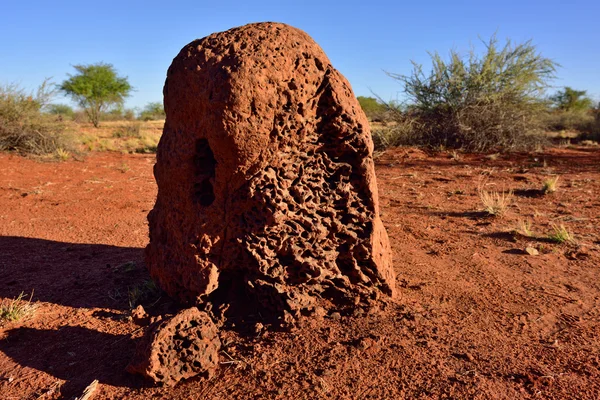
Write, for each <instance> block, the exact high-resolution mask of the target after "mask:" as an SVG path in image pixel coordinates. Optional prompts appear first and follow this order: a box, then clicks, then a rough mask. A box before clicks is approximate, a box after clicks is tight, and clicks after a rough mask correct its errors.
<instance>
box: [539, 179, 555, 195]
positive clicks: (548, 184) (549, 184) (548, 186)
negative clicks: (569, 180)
mask: <svg viewBox="0 0 600 400" xmlns="http://www.w3.org/2000/svg"><path fill="white" fill-rule="evenodd" d="M558 178H559V176H558V175H557V176H555V177H553V178H548V179H546V180H544V183H543V184H542V192H544V194H549V193H554V192H556V189H557V187H558Z"/></svg>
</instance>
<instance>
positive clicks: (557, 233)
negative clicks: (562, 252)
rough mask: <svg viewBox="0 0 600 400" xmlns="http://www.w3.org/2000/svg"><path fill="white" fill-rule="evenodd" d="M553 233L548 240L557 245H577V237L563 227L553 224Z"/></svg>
mask: <svg viewBox="0 0 600 400" xmlns="http://www.w3.org/2000/svg"><path fill="white" fill-rule="evenodd" d="M551 226H552V229H553V230H554V232H553V233H551V234H550V235H548V239H550V240H552V241H554V242H556V243H575V242H576V241H575V236H573V234H572V233H571V232H569V230H568V229H567V228H566V227H565V226H564V225H563V224H560V225H555V224H552V225H551Z"/></svg>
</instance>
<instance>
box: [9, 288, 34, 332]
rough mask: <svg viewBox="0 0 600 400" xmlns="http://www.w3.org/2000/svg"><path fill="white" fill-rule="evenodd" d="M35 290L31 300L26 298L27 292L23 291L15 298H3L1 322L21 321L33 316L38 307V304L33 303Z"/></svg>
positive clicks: (30, 297)
mask: <svg viewBox="0 0 600 400" xmlns="http://www.w3.org/2000/svg"><path fill="white" fill-rule="evenodd" d="M32 298H33V292H31V296H29V300H26V299H25V293H23V292H21V294H20V295H18V296H17V298H15V299H10V300H2V303H0V324H1V323H3V322H14V321H20V320H22V319H26V318H29V317H31V316H32V315H33V314H34V313H35V310H36V309H37V307H38V305H37V304H32V303H31V299H32Z"/></svg>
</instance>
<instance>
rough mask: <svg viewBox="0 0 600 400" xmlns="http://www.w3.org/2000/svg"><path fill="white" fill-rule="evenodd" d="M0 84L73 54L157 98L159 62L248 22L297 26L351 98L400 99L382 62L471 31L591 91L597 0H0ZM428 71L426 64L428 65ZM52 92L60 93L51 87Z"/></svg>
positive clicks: (65, 65) (597, 71) (422, 54)
mask: <svg viewBox="0 0 600 400" xmlns="http://www.w3.org/2000/svg"><path fill="white" fill-rule="evenodd" d="M2 14H3V18H2V23H1V24H0V84H7V83H18V84H20V85H21V86H22V87H24V88H27V89H34V88H35V87H37V85H39V84H40V83H41V82H42V81H43V79H44V78H45V77H52V78H53V81H54V82H56V83H60V82H61V81H62V80H64V79H66V78H67V74H68V73H73V72H74V69H73V68H72V65H74V64H90V63H96V62H101V61H102V62H106V63H110V64H113V65H114V66H115V68H116V69H117V71H118V72H119V74H120V75H122V76H127V77H128V78H129V81H130V83H131V84H132V85H133V86H134V87H135V88H136V91H135V92H133V93H132V95H131V96H130V97H129V98H128V100H127V103H126V106H127V107H130V108H133V107H139V108H141V107H143V106H144V105H145V104H147V103H148V102H153V101H162V86H163V84H164V80H165V75H166V71H167V68H168V66H169V64H170V63H171V60H172V59H173V57H175V56H176V55H177V53H178V52H179V50H180V49H181V48H182V47H183V46H184V45H186V44H187V43H189V42H191V41H192V40H194V39H197V38H201V37H204V36H206V35H209V34H210V33H213V32H217V31H223V30H227V29H229V28H231V27H234V26H240V25H244V24H247V23H250V22H259V21H277V22H284V23H287V24H290V25H292V26H295V27H297V28H300V29H303V30H304V31H306V32H307V33H308V34H309V35H311V36H312V37H313V39H315V41H316V42H317V43H319V44H320V45H321V47H322V48H323V49H324V50H325V52H326V53H327V55H328V56H329V58H330V60H331V61H332V63H333V65H334V67H336V68H337V69H338V70H339V71H340V72H342V73H343V74H344V75H345V76H346V78H348V80H349V81H350V83H351V84H352V87H353V89H354V92H355V94H356V95H357V96H360V95H363V96H369V95H371V91H373V92H375V93H377V94H378V95H379V96H381V97H382V98H383V99H386V100H393V99H395V98H396V97H397V96H399V98H401V97H402V93H401V91H402V87H401V86H400V85H399V84H398V83H397V82H395V81H394V80H392V79H390V78H389V77H387V76H386V75H385V73H384V71H390V72H395V73H401V74H408V73H410V71H411V64H410V60H411V59H412V60H415V61H417V62H419V63H423V64H424V65H425V66H427V65H428V60H429V56H428V55H427V51H439V52H440V53H441V54H443V55H445V54H447V52H448V51H449V50H450V49H455V50H458V51H460V52H464V53H466V52H468V50H469V48H470V46H471V45H472V44H473V45H477V44H478V43H479V39H478V37H482V38H489V37H490V36H491V35H492V34H493V33H494V32H497V35H498V38H499V39H502V40H504V39H505V38H511V39H512V40H513V41H516V42H522V41H525V40H528V39H532V40H533V43H534V44H535V45H536V46H537V47H538V49H539V51H540V52H541V53H542V54H543V55H544V56H546V57H549V58H551V59H553V60H554V61H556V62H558V63H560V64H561V65H562V67H561V68H560V69H559V70H558V74H557V75H558V78H559V79H557V80H556V81H555V82H554V85H556V86H571V87H574V88H576V89H582V90H587V91H588V94H590V95H591V96H592V97H593V98H594V99H595V100H600V30H599V29H598V23H599V22H598V15H600V2H599V1H597V0H586V1H569V2H566V1H564V0H563V1H554V0H547V1H527V0H520V1H513V0H503V1H493V2H487V1H460V0H454V1H441V0H430V1H411V2H402V1H377V0H371V1H369V0H364V1H348V0H346V1H343V2H327V1H325V0H321V1H311V0H309V1H285V0H280V1H252V0H248V1H226V0H223V1H218V0H213V1H202V0H196V1H176V0H171V1H165V0H162V1H127V0H121V1H112V0H106V1H81V0H80V1H60V0H56V1H27V0H21V1H14V0H4V1H3V4H2ZM427 69H428V68H427ZM55 102H57V103H58V102H62V103H68V100H66V99H64V98H61V97H60V96H59V97H58V98H57V99H56V100H55Z"/></svg>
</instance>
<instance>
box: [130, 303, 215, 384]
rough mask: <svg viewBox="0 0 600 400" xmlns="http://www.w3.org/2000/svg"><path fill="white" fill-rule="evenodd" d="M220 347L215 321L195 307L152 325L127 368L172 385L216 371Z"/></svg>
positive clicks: (155, 380)
mask: <svg viewBox="0 0 600 400" xmlns="http://www.w3.org/2000/svg"><path fill="white" fill-rule="evenodd" d="M220 348H221V341H220V340H219V336H218V331H217V327H216V326H215V324H213V322H212V320H211V319H210V318H209V316H208V315H207V314H206V313H204V312H201V311H199V310H198V309H197V308H195V307H192V308H188V309H186V310H183V311H180V312H179V313H177V314H176V315H175V316H173V317H171V318H168V319H164V320H161V321H158V322H156V323H154V324H153V325H151V326H150V327H149V329H148V330H147V331H146V333H145V335H144V337H143V338H142V339H140V341H139V343H138V345H137V349H136V354H135V356H134V358H133V360H132V361H131V363H130V364H129V365H128V366H127V371H128V372H130V373H134V374H140V375H143V376H145V377H147V378H149V379H151V380H153V381H154V382H155V383H161V384H164V385H167V386H173V385H175V384H176V383H177V382H179V381H180V380H182V379H188V378H191V377H193V376H196V375H198V374H201V373H207V374H208V375H211V374H213V373H214V371H215V369H216V368H217V366H218V361H219V349H220Z"/></svg>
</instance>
